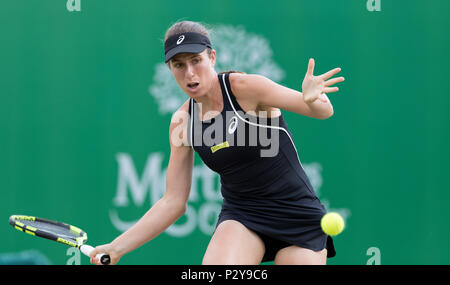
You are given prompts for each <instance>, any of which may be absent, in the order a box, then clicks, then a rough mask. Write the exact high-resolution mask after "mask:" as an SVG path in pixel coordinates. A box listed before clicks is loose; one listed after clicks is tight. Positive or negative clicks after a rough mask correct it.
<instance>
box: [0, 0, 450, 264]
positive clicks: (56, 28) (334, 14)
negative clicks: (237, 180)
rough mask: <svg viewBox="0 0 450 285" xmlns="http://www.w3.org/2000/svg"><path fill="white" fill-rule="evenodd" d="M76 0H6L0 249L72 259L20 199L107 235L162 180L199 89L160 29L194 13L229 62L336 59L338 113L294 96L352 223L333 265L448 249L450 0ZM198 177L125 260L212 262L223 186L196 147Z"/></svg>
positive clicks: (317, 175) (307, 159) (278, 75)
mask: <svg viewBox="0 0 450 285" xmlns="http://www.w3.org/2000/svg"><path fill="white" fill-rule="evenodd" d="M66 2H67V1H65V0H45V1H44V0H4V1H1V3H0V7H1V8H0V35H1V38H0V57H1V61H0V87H1V88H0V90H1V91H0V94H1V101H0V102H1V103H0V158H1V163H0V181H1V187H0V193H1V194H0V221H2V224H1V225H0V233H1V235H0V260H1V256H3V257H5V256H6V257H11V256H12V257H14V256H16V257H17V259H20V258H21V255H20V254H21V253H23V252H31V253H32V255H33V254H34V255H36V256H37V257H39V258H40V259H39V260H47V259H48V263H52V264H66V263H67V262H68V260H69V259H70V258H71V253H70V252H67V247H65V246H64V245H58V244H54V243H52V242H50V241H45V240H40V239H36V238H33V237H31V236H28V235H25V234H22V233H19V232H18V231H16V230H14V229H12V228H11V227H10V226H9V225H8V217H9V216H10V215H12V214H28V215H35V216H41V217H44V218H48V219H56V220H61V221H65V222H67V223H72V224H74V225H77V226H79V227H81V228H83V229H84V230H85V231H87V232H88V234H89V241H90V243H91V244H93V245H98V244H102V243H107V242H110V241H111V240H112V239H114V238H115V237H116V236H117V235H119V234H120V233H121V229H123V228H125V227H126V226H127V225H129V223H132V222H133V221H134V220H136V219H138V218H139V217H140V216H142V215H143V214H144V213H145V211H146V210H148V208H149V207H150V206H151V205H152V204H153V203H155V202H156V200H157V199H158V198H159V197H160V196H161V195H162V193H163V192H164V175H165V170H166V168H167V163H168V158H169V142H168V127H169V123H170V118H171V112H172V111H173V110H174V108H176V106H178V105H179V103H180V102H183V101H184V100H185V99H186V98H187V96H186V95H184V96H185V97H183V94H180V93H179V90H177V88H176V86H175V85H174V81H173V79H172V78H170V76H169V75H170V74H169V73H168V70H167V69H166V68H165V67H164V65H163V41H162V40H163V37H164V33H165V30H166V29H167V28H168V27H169V26H170V25H171V24H172V23H174V22H175V21H177V20H193V21H201V22H203V23H206V24H208V25H209V27H210V28H212V30H213V31H216V32H215V33H214V36H213V37H212V38H213V45H215V47H216V49H217V51H218V56H219V58H220V60H219V61H218V65H219V66H218V68H224V69H225V68H227V69H228V68H229V67H233V68H235V69H240V70H244V71H247V72H254V73H261V74H265V75H267V76H269V77H271V78H272V79H274V80H276V81H278V82H279V83H281V84H283V85H285V86H288V87H291V88H295V89H297V90H300V88H301V81H302V80H303V77H304V74H305V72H306V67H307V62H308V59H309V58H310V57H313V58H315V60H316V69H315V73H316V74H320V73H323V72H326V71H328V70H330V69H332V68H334V67H341V68H342V72H341V74H342V76H344V77H345V78H346V81H345V82H344V83H342V84H340V85H339V87H340V91H339V92H338V93H335V94H329V98H330V99H331V102H332V104H333V106H334V116H333V117H331V118H330V119H327V120H316V119H312V118H307V117H303V116H299V115H296V114H293V113H289V112H284V116H285V118H286V120H287V122H288V124H289V127H290V130H291V131H292V133H293V135H294V140H295V143H296V146H297V148H298V150H299V154H300V159H301V161H302V163H303V164H304V166H305V168H307V174H308V176H310V178H311V180H312V182H313V185H314V187H315V189H316V191H317V193H318V196H319V198H320V199H321V201H323V203H324V204H325V205H326V207H327V209H329V210H336V211H339V212H341V213H342V214H343V215H344V217H345V219H346V222H347V227H346V229H345V231H344V232H343V233H342V234H341V235H339V236H337V237H336V238H335V245H336V249H337V256H336V257H335V258H333V259H329V260H328V263H329V264H366V263H381V264H449V263H450V262H449V261H450V258H449V257H448V255H447V253H448V252H449V250H450V246H449V244H448V242H447V241H448V234H450V230H449V227H448V217H449V214H448V211H447V209H446V206H447V205H448V203H449V202H450V201H449V200H450V199H449V198H450V194H449V190H450V187H449V183H448V175H449V172H450V167H449V166H448V160H449V158H450V151H449V148H448V145H449V143H450V127H449V123H450V120H449V118H450V117H449V115H448V106H449V104H450V96H449V95H450V94H449V91H448V87H447V82H448V68H449V66H450V60H449V59H450V57H449V55H448V50H449V49H450V42H449V34H450V33H449V27H450V20H449V17H448V11H449V10H450V2H449V1H444V0H442V1H413V0H409V1H387V0H380V1H378V3H379V4H380V8H381V10H380V11H377V10H374V11H370V10H373V9H368V6H367V1H366V0H358V1H356V0H353V1H325V0H320V1H318V0H315V1H305V0H302V1H286V0H280V1H275V2H274V1H237V0H228V1H181V0H173V1H170V3H169V2H167V1H144V0H141V1H123V0H122V1H106V0H96V1H93V0H81V1H80V3H81V6H80V8H81V10H80V11H72V12H70V11H69V10H68V8H67V5H66ZM369 2H374V1H369ZM369 4H371V3H369ZM372 4H373V5H372V6H376V5H375V4H377V3H375V2H374V3H372ZM369 6H370V5H369ZM243 54H246V55H248V56H245V57H244V56H243ZM220 56H222V57H220ZM218 71H220V70H218ZM174 86H175V87H174ZM177 92H178V93H177ZM180 100H182V101H180ZM193 182H194V184H193V188H192V192H191V197H190V200H189V207H188V209H189V211H188V212H187V214H186V215H185V216H183V217H182V218H181V219H180V220H179V221H177V223H176V224H175V226H173V227H172V228H171V229H170V230H169V231H168V232H165V233H163V234H161V235H160V236H158V237H157V238H156V239H154V240H153V241H151V242H150V243H148V244H146V245H144V246H143V247H141V248H139V249H137V250H135V251H133V252H131V253H129V254H128V255H126V256H124V257H123V258H122V260H121V264H200V263H201V260H202V257H203V253H204V251H205V249H206V247H207V245H208V242H209V238H210V234H211V230H212V228H213V226H214V223H215V219H216V214H217V211H218V209H220V202H221V197H220V192H219V184H218V179H217V176H216V175H214V174H213V173H212V172H210V171H208V169H207V168H206V167H205V166H204V165H203V164H202V162H201V160H200V159H199V157H198V156H196V161H195V171H194V181H193ZM374 260H377V261H374ZM88 262H89V260H88V258H86V257H81V264H88Z"/></svg>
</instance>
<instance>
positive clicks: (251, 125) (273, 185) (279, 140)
mask: <svg viewBox="0 0 450 285" xmlns="http://www.w3.org/2000/svg"><path fill="white" fill-rule="evenodd" d="M218 79H219V82H220V86H221V89H222V98H223V110H222V112H221V113H220V115H217V116H215V117H213V118H211V119H210V120H206V121H201V120H200V117H199V112H201V110H200V107H201V106H200V104H198V103H197V102H195V100H194V99H192V98H191V99H190V102H189V115H190V118H191V119H190V122H189V127H188V135H189V142H190V144H191V146H192V147H193V149H194V150H195V151H196V152H197V153H198V155H199V156H200V158H201V159H202V160H203V162H204V163H205V164H206V165H207V166H208V167H209V168H210V169H211V170H213V171H215V172H217V173H218V174H219V175H220V182H221V193H222V196H223V203H222V210H221V213H220V215H219V218H218V222H217V225H216V228H217V226H218V225H219V224H220V223H221V222H223V221H225V220H235V221H238V222H240V223H242V224H243V225H245V226H246V227H247V228H249V229H250V230H252V231H254V232H255V233H257V234H258V235H259V236H260V237H261V239H262V240H263V241H264V244H265V247H266V252H265V255H264V257H263V260H262V262H266V261H272V260H274V258H275V255H276V253H277V252H278V250H280V249H282V248H284V247H287V246H290V245H297V246H300V247H303V248H308V249H311V250H314V251H320V250H322V249H324V248H327V251H328V257H333V256H335V255H336V252H335V249H334V245H333V240H332V238H331V237H329V236H327V235H326V234H325V233H324V232H323V231H322V229H321V227H320V220H321V218H322V216H323V215H324V214H325V213H326V210H325V207H324V206H323V205H322V203H321V202H320V201H319V199H318V197H317V196H316V194H315V192H314V190H313V187H312V185H311V183H310V181H309V179H308V177H307V176H306V174H305V171H304V169H303V166H302V164H301V162H300V160H299V157H298V153H297V150H296V148H295V144H294V141H293V137H292V134H291V132H290V131H289V129H288V126H287V124H286V122H285V121H284V119H283V115H281V116H279V117H274V118H267V117H257V116H252V115H251V114H248V113H245V111H244V110H243V109H242V108H241V107H240V106H239V104H238V102H237V100H236V98H235V96H234V95H233V93H232V91H231V86H230V81H229V74H228V73H225V74H219V75H218ZM255 138H257V139H255ZM264 151H266V152H265V153H264Z"/></svg>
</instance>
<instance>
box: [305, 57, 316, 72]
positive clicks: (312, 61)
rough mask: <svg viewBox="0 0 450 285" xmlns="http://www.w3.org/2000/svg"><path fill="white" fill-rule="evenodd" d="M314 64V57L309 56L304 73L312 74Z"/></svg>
mask: <svg viewBox="0 0 450 285" xmlns="http://www.w3.org/2000/svg"><path fill="white" fill-rule="evenodd" d="M314 65H315V62H314V58H310V59H309V63H308V71H307V72H306V74H308V75H313V72H314Z"/></svg>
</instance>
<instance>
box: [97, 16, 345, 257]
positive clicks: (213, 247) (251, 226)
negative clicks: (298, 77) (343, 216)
mask: <svg viewBox="0 0 450 285" xmlns="http://www.w3.org/2000/svg"><path fill="white" fill-rule="evenodd" d="M165 62H166V63H167V65H168V67H169V69H170V70H171V72H172V74H173V76H174V78H175V80H176V82H177V83H178V85H179V86H180V88H181V89H182V90H183V91H184V92H185V93H186V94H187V95H188V96H189V98H188V99H187V100H186V102H185V103H184V104H183V105H182V106H181V107H180V108H179V109H178V110H177V111H176V112H175V113H174V114H173V116H172V120H171V124H170V128H169V139H170V146H171V152H170V159H169V165H168V169H167V176H166V191H165V194H164V195H163V197H162V198H161V199H160V200H159V201H158V202H156V203H155V204H154V205H153V206H152V207H151V209H150V210H149V211H148V212H147V213H146V214H145V215H144V216H143V217H142V218H141V219H140V220H139V221H138V222H137V223H136V224H135V225H134V226H133V227H131V228H130V229H128V230H127V231H126V232H124V233H123V234H121V235H120V236H118V237H117V238H116V239H114V240H113V241H112V242H111V243H109V244H106V245H101V246H98V247H96V249H95V250H94V251H93V252H92V253H91V255H90V256H91V262H92V263H95V264H99V262H98V261H97V260H96V259H94V258H93V257H94V256H95V255H96V254H98V253H107V254H109V255H110V257H111V264H115V263H117V262H118V261H119V259H120V258H121V257H122V256H123V255H124V254H126V253H128V252H130V251H132V250H134V249H136V248H137V247H139V246H141V245H143V244H145V243H147V242H148V241H150V240H152V239H153V238H155V237H156V236H158V235H159V234H161V233H162V232H163V231H164V230H166V229H167V228H168V227H169V226H170V225H172V224H173V223H175V221H176V220H177V219H179V218H180V217H181V216H182V215H183V213H184V212H185V209H186V203H187V201H188V197H189V192H190V188H191V181H192V169H193V162H194V152H197V153H198V155H199V156H200V157H201V159H202V160H203V162H204V163H205V164H206V165H207V166H208V167H209V168H211V169H212V170H213V171H215V172H217V173H218V174H219V175H220V181H221V192H222V196H223V203H222V210H221V213H220V215H219V217H218V222H217V225H216V228H215V231H214V234H213V236H212V238H211V241H210V243H209V245H208V247H207V250H206V252H205V254H204V257H203V261H202V264H228V265H231V264H239V265H252V264H253V265H256V264H260V263H261V262H266V261H274V264H291V265H299V264H322V265H324V264H326V261H327V258H329V257H333V256H335V254H336V252H335V249H334V245H333V240H332V238H331V237H330V236H327V235H326V234H325V233H324V232H323V231H322V229H321V227H320V220H321V218H322V216H323V215H324V214H325V213H326V210H325V207H324V206H323V205H322V204H321V202H320V201H319V199H318V197H317V196H316V194H315V192H314V189H313V187H312V186H311V183H310V181H309V179H308V177H307V176H306V174H305V171H304V169H303V167H302V164H301V162H300V160H299V156H298V153H297V149H296V147H295V144H294V139H293V137H292V134H291V132H290V131H289V129H288V126H287V124H286V122H285V121H284V119H283V116H282V114H281V111H280V109H281V110H286V111H290V112H294V113H297V114H299V115H304V116H308V117H312V118H317V119H327V118H329V117H330V116H332V115H333V107H332V105H331V103H330V100H329V98H328V97H327V95H326V94H325V93H331V92H336V91H338V88H337V87H332V85H334V84H336V83H338V82H342V81H343V80H344V78H343V77H338V78H332V77H333V76H334V75H335V74H336V73H338V72H339V71H340V68H335V69H333V70H331V71H328V72H326V73H324V74H322V75H319V76H315V75H313V71H314V60H313V59H310V60H309V64H308V68H307V72H306V75H305V77H304V79H303V82H302V92H299V91H296V90H293V89H290V88H287V87H284V86H281V85H279V84H277V83H275V82H273V81H271V80H270V79H268V78H266V77H264V76H261V75H256V74H244V73H239V72H225V73H219V74H218V73H217V72H216V71H215V69H214V65H215V62H216V51H215V50H214V49H213V47H212V44H211V42H210V40H209V32H208V30H207V29H206V28H205V27H204V26H203V25H202V24H200V23H197V22H191V21H182V22H177V23H175V24H174V25H172V26H171V27H170V28H169V29H168V30H167V32H166V36H165ZM225 114H227V116H226V115H225ZM228 114H232V116H231V117H230V116H228ZM228 118H230V119H229V120H227V119H228ZM213 124H222V128H214V130H215V135H214V137H215V138H223V139H222V142H221V143H217V142H215V144H213V145H211V144H207V143H205V142H204V140H203V138H205V137H208V136H207V134H206V132H207V131H209V132H210V130H211V129H210V128H211V126H212V125H213ZM240 128H241V129H240ZM242 128H243V129H242ZM251 128H255V129H256V130H257V132H256V133H257V134H261V133H265V134H267V133H270V134H271V135H270V136H269V135H268V137H270V138H272V139H277V141H275V140H273V141H272V142H273V145H277V146H278V147H277V149H276V151H273V152H272V154H271V155H262V150H264V149H266V150H267V144H266V145H263V144H262V143H260V141H258V140H256V141H257V143H256V144H253V145H250V144H248V141H250V140H251V138H252V137H251V136H252V134H255V132H252V131H251ZM237 130H241V131H237ZM242 130H244V131H242ZM274 130H275V131H278V135H272V134H274V133H273V131H274ZM220 132H222V133H220ZM238 135H244V136H246V138H245V139H244V140H243V141H244V145H236V142H238V141H239V138H237V137H235V136H238ZM233 136H234V137H233ZM199 138H200V139H199ZM241 141H242V140H241ZM219 142H220V140H219ZM231 142H234V143H231ZM274 142H276V143H274ZM245 143H247V145H246V144H245ZM180 254H182V253H180Z"/></svg>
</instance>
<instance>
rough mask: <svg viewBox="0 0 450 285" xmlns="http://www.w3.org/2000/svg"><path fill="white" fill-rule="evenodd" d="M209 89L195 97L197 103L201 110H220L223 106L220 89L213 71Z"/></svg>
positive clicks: (215, 73)
mask: <svg viewBox="0 0 450 285" xmlns="http://www.w3.org/2000/svg"><path fill="white" fill-rule="evenodd" d="M210 82H211V85H210V88H209V90H208V91H207V92H206V93H205V94H204V95H202V96H199V97H197V98H195V101H196V102H197V103H200V104H201V105H202V110H203V112H206V111H212V110H214V111H220V110H221V109H222V107H223V100H222V89H221V88H220V83H219V80H218V78H217V72H215V71H214V72H213V74H212V80H211V81H210Z"/></svg>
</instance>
